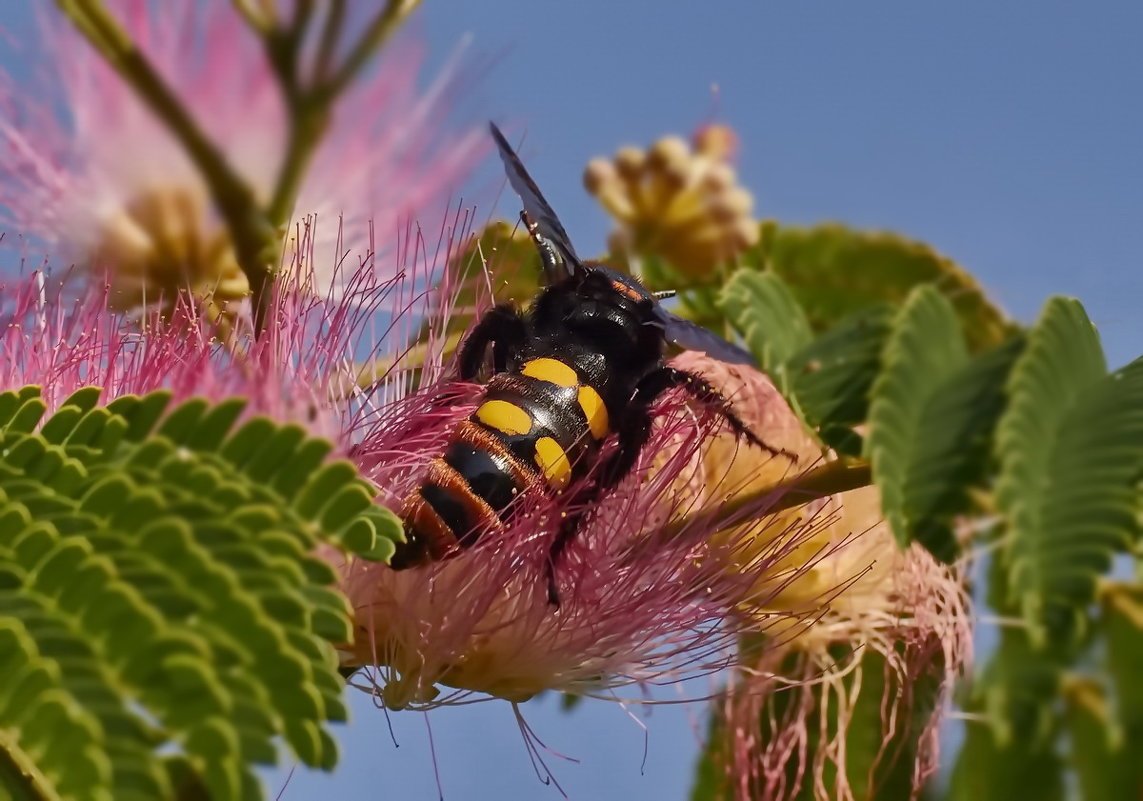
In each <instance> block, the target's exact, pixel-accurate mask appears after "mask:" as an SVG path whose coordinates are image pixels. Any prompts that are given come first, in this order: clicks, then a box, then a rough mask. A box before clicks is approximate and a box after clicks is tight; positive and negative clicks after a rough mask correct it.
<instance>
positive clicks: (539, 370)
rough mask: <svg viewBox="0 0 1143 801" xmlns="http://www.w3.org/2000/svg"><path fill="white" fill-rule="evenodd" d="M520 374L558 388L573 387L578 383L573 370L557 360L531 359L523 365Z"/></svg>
mask: <svg viewBox="0 0 1143 801" xmlns="http://www.w3.org/2000/svg"><path fill="white" fill-rule="evenodd" d="M520 372H521V373H523V374H524V375H526V376H528V377H529V378H538V379H539V380H541V381H547V382H548V383H549V384H555V385H556V386H560V387H574V386H575V385H576V384H578V383H579V378H577V377H576V374H575V370H573V369H572V368H570V367H568V366H567V365H566V364H564V363H563V362H561V361H559V360H558V359H532V361H530V362H527V363H525V364H524V367H523V369H522V370H520Z"/></svg>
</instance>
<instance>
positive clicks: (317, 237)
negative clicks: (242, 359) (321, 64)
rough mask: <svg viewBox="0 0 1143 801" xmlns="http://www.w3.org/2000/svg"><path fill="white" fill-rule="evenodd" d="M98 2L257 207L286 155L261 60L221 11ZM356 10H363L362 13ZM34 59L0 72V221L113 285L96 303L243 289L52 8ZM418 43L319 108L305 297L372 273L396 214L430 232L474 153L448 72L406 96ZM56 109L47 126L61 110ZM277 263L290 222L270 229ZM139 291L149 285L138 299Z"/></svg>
mask: <svg viewBox="0 0 1143 801" xmlns="http://www.w3.org/2000/svg"><path fill="white" fill-rule="evenodd" d="M108 5H109V7H110V8H111V9H112V11H113V12H114V13H115V14H116V16H117V18H118V19H119V20H120V21H121V23H122V25H123V27H124V28H125V29H126V30H127V31H128V33H129V34H130V35H131V37H132V38H133V40H134V41H135V42H137V43H138V45H139V48H140V49H141V51H142V52H143V53H144V54H146V56H147V57H148V58H149V59H150V60H151V61H152V63H153V64H154V66H155V67H156V68H157V70H158V72H159V73H160V74H161V76H162V77H163V78H164V80H165V81H167V82H168V84H169V85H170V86H171V87H172V88H173V89H174V91H175V92H176V94H177V95H178V96H179V97H180V98H181V100H182V102H183V103H184V104H185V106H186V107H187V108H188V109H189V110H190V111H191V113H192V114H193V116H194V117H195V118H196V120H197V121H198V123H199V124H200V126H201V127H202V128H203V129H204V130H205V132H206V133H207V135H208V136H209V137H210V138H211V139H212V140H213V141H214V142H215V143H216V144H217V145H218V146H219V147H220V148H221V149H222V151H223V155H224V156H225V157H226V159H227V161H228V162H229V163H230V165H231V166H232V167H234V168H235V169H236V170H237V171H238V172H239V173H240V174H241V175H242V176H244V177H245V179H246V180H247V182H248V183H249V184H250V185H251V186H252V188H253V189H254V190H255V192H256V194H257V196H258V197H259V198H260V199H261V200H262V201H265V200H266V199H267V197H268V195H269V193H270V192H271V189H272V188H273V186H274V182H275V180H276V178H277V171H278V169H279V167H280V163H281V159H282V154H283V152H284V149H285V146H286V142H285V139H286V132H287V127H286V124H285V122H286V116H285V110H284V106H283V103H282V98H281V94H280V90H279V87H278V85H277V84H276V83H275V80H274V77H273V74H272V72H271V69H270V67H269V65H268V63H267V60H266V58H265V55H264V53H263V50H262V45H261V42H260V41H259V40H258V39H257V38H256V37H255V36H254V35H253V34H252V33H251V31H250V30H249V29H248V27H247V26H246V25H245V24H244V23H243V21H242V20H241V18H240V17H239V16H238V14H237V13H236V12H235V11H234V9H233V7H232V4H229V3H202V2H197V1H196V0H170V1H169V2H164V3H161V4H160V3H153V2H148V0H109V2H108ZM361 5H362V6H365V5H368V4H367V3H361ZM41 32H42V38H43V49H44V52H45V54H46V59H47V60H45V61H44V62H43V63H40V64H39V65H38V66H39V68H40V69H39V80H38V82H37V83H36V84H35V85H27V84H26V83H25V84H20V83H17V82H16V81H15V80H14V79H13V78H12V77H11V76H0V226H3V227H4V228H7V229H9V230H10V231H12V232H15V233H19V234H22V235H28V236H31V237H32V238H34V239H35V240H39V241H41V242H42V243H43V244H44V245H45V246H46V247H47V248H48V250H49V252H51V253H53V255H54V256H58V257H62V258H64V259H66V260H67V261H69V262H74V263H75V264H77V265H78V266H80V267H82V268H84V269H88V268H94V269H99V270H101V271H104V272H106V273H107V275H108V276H109V278H110V279H111V281H110V283H111V294H112V296H111V297H110V298H109V301H110V302H111V303H112V304H113V305H114V306H115V307H116V308H121V309H125V308H135V307H137V306H140V305H142V304H143V303H144V301H147V302H150V301H153V300H154V299H155V295H156V294H157V293H158V290H156V287H158V289H159V290H164V291H166V293H167V294H166V295H165V297H167V298H168V301H169V299H170V294H171V293H170V291H169V290H170V289H171V287H175V288H179V289H182V288H187V287H190V288H191V289H193V290H196V291H197V292H199V293H200V294H201V293H205V292H209V291H214V292H216V293H217V294H218V295H219V296H221V297H223V298H226V299H230V298H233V297H236V296H240V295H241V294H242V293H244V292H245V277H244V276H243V275H242V273H241V271H240V270H239V269H238V266H237V264H236V262H235V260H234V256H233V253H232V252H231V248H230V244H229V241H228V237H227V232H226V230H225V228H224V226H223V225H222V224H221V223H220V220H219V218H218V215H217V214H216V212H215V211H214V210H213V209H212V207H211V203H210V198H209V195H208V193H207V190H206V185H205V183H204V181H203V180H202V178H201V177H200V175H199V174H198V172H197V171H196V169H195V167H194V166H193V165H192V163H191V162H190V160H189V159H188V158H187V156H186V155H185V154H184V152H183V151H182V149H181V148H180V146H179V145H178V144H177V143H176V142H175V140H174V139H173V138H172V137H171V136H170V134H168V133H167V131H166V129H165V128H164V127H163V126H162V124H161V123H159V122H158V121H157V120H155V119H154V118H153V117H152V115H151V112H150V111H149V110H148V109H147V108H145V107H144V106H143V104H141V103H140V102H139V100H138V99H137V98H136V96H135V95H134V94H133V92H132V90H131V89H130V88H129V87H128V86H127V85H126V84H125V83H124V82H123V80H122V79H121V78H120V77H119V76H118V75H116V74H115V72H114V71H113V70H111V69H110V68H109V67H108V66H107V64H106V63H105V62H104V60H103V59H102V58H101V57H100V56H99V55H98V54H96V53H95V52H94V51H93V50H92V49H91V48H90V47H89V45H88V44H87V42H86V41H85V40H84V39H83V38H82V37H81V36H80V35H79V34H78V33H77V32H76V31H75V30H74V29H73V28H72V27H71V25H70V24H69V23H68V22H67V21H66V20H64V19H63V18H62V17H61V16H60V15H59V13H58V12H56V11H54V5H53V8H52V10H49V9H45V10H44V11H43V12H42V13H41ZM422 62H423V48H422V47H421V46H420V45H419V44H417V43H416V42H414V41H412V40H411V39H410V38H409V37H404V38H403V39H402V40H400V41H397V42H395V43H393V44H392V45H391V46H390V47H389V48H388V50H387V51H386V52H385V53H384V55H383V56H382V58H381V63H379V64H378V65H375V68H374V69H372V70H368V71H366V72H365V73H363V75H362V76H361V78H360V79H359V80H358V82H357V84H356V85H355V86H353V87H352V88H351V90H350V91H349V92H348V93H347V95H346V96H345V97H343V98H342V99H341V100H340V102H339V103H338V104H337V105H336V106H335V112H334V117H333V121H332V124H331V126H330V128H329V131H328V134H327V136H326V138H325V139H324V140H323V142H322V145H321V146H320V148H319V150H318V151H317V153H316V156H315V158H314V160H313V162H312V164H311V165H310V169H309V171H308V172H307V173H306V177H305V179H304V182H303V184H302V186H301V189H300V192H299V194H298V197H297V202H296V203H295V205H294V209H293V213H292V215H291V219H292V220H294V221H295V223H297V222H299V221H303V220H310V221H311V222H312V221H313V218H314V217H316V221H317V224H316V225H315V226H311V231H310V234H311V236H312V237H313V241H312V242H311V243H310V244H312V247H313V248H314V252H315V254H316V255H317V259H316V260H315V265H316V273H315V276H314V277H315V279H316V286H317V288H318V289H319V291H320V292H321V294H324V289H325V288H328V287H329V286H330V285H331V284H333V283H335V282H336V281H337V276H336V275H335V272H334V269H333V267H334V265H336V264H339V263H340V262H341V259H342V258H344V255H345V254H346V253H347V252H348V253H356V254H360V255H361V256H362V257H364V256H365V254H366V253H367V250H368V248H369V247H370V246H371V244H372V238H371V234H372V232H373V231H376V232H377V236H376V241H377V242H379V243H380V247H381V250H380V251H379V252H377V253H375V254H374V255H373V264H374V265H375V268H376V269H377V270H378V271H379V274H380V275H381V276H382V277H385V276H392V275H393V274H394V272H395V270H396V269H397V259H396V258H395V256H394V254H393V251H392V249H391V248H392V246H393V244H394V243H396V242H397V240H398V234H399V233H400V232H403V231H404V229H405V227H406V225H407V224H408V222H409V220H414V221H416V220H433V221H436V220H439V219H441V218H442V216H443V213H444V211H445V207H446V205H447V203H448V202H449V200H450V196H451V193H454V192H456V191H458V190H459V188H460V184H461V182H462V181H463V180H464V179H465V177H466V176H467V174H468V171H469V170H470V168H471V167H472V166H473V165H474V164H475V162H476V160H477V159H478V157H479V156H480V155H481V153H482V151H483V149H484V148H485V146H486V143H485V139H486V137H485V136H484V134H483V130H482V129H480V128H477V127H472V128H470V129H468V130H466V131H463V132H458V133H454V132H453V131H451V130H450V129H449V126H448V124H447V118H448V117H449V114H450V112H451V111H452V110H453V109H454V107H455V101H456V100H457V97H458V93H459V92H460V90H461V89H462V76H461V73H460V72H459V70H457V69H456V68H455V67H449V68H446V69H445V70H444V72H443V73H442V75H441V77H440V78H439V79H438V80H437V81H436V82H435V83H434V84H432V85H431V86H429V87H428V88H427V89H424V90H422V89H420V88H419V87H418V77H419V72H420V67H421V64H422ZM61 112H62V115H61ZM284 238H285V241H284V243H283V245H284V251H285V252H284V257H283V261H284V264H285V265H286V266H289V264H290V263H291V261H292V260H293V256H292V255H291V254H292V251H293V250H294V249H295V248H296V247H297V241H296V239H297V228H296V227H295V226H293V225H291V226H289V227H288V228H287V231H286V232H284ZM144 279H147V283H148V284H149V286H150V288H149V289H148V290H144V287H143V283H144Z"/></svg>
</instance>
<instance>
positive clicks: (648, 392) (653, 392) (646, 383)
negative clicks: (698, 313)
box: [635, 367, 798, 464]
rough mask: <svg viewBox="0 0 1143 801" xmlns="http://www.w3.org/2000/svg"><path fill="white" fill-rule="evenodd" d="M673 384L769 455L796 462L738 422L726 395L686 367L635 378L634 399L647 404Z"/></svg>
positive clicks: (667, 369)
mask: <svg viewBox="0 0 1143 801" xmlns="http://www.w3.org/2000/svg"><path fill="white" fill-rule="evenodd" d="M675 387H678V388H679V389H681V390H683V391H684V392H686V393H687V394H688V395H690V396H691V398H692V399H693V400H695V401H698V403H700V404H701V405H703V406H705V407H706V408H707V409H710V410H711V411H712V412H714V413H715V414H717V415H719V416H720V417H721V418H722V419H723V420H725V421H726V424H727V425H729V426H730V429H731V431H733V432H734V433H735V434H736V435H737V436H739V437H742V438H743V439H745V440H746V441H747V442H749V443H750V444H751V445H754V446H755V447H758V448H761V449H762V450H764V451H766V452H767V453H769V454H770V455H771V456H781V457H783V458H785V459H789V460H790V461H791V462H793V463H794V464H797V463H798V456H797V454H795V453H792V452H791V451H788V450H786V449H785V448H775V447H774V446H773V445H770V444H769V443H767V442H766V441H764V440H762V439H761V438H759V436H758V435H757V434H755V433H754V432H753V431H751V430H750V429H749V428H748V427H747V425H746V424H745V423H744V422H742V418H740V417H739V416H738V415H737V414H735V413H734V408H733V407H732V406H731V405H730V401H729V400H727V399H726V396H725V395H723V394H722V393H721V392H719V391H718V390H717V389H716V388H715V387H714V385H713V384H711V383H710V382H709V381H707V380H706V379H705V378H703V377H702V376H700V375H696V374H695V373H688V372H687V371H686V370H678V369H676V368H674V367H660V368H659V369H658V370H655V371H654V372H653V373H649V374H647V375H646V376H644V377H643V380H642V381H640V382H639V386H638V387H636V389H635V399H636V401H637V402H641V403H643V404H645V405H650V404H651V402H652V401H654V400H655V398H657V397H658V396H659V395H661V394H663V393H664V392H666V391H667V390H668V389H674V388H675ZM640 396H642V399H640Z"/></svg>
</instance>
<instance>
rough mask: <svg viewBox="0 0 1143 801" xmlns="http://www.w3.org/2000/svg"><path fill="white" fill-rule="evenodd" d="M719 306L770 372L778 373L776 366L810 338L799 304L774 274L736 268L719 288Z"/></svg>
mask: <svg viewBox="0 0 1143 801" xmlns="http://www.w3.org/2000/svg"><path fill="white" fill-rule="evenodd" d="M719 306H720V307H721V308H722V311H723V313H724V314H725V315H726V318H727V319H728V320H729V321H730V324H731V325H733V326H734V328H735V329H736V330H737V331H738V332H739V333H740V334H742V337H743V339H744V340H745V342H746V347H747V348H748V349H749V350H750V352H751V353H753V354H754V356H755V358H757V359H758V363H759V364H760V365H761V366H762V369H763V370H766V371H767V372H769V373H771V374H774V375H778V376H780V375H781V370H780V368H781V367H782V366H783V365H784V364H785V363H786V362H787V361H789V359H790V357H792V356H793V355H794V354H795V353H797V352H798V351H799V350H801V349H802V348H804V347H806V346H807V345H809V344H810V340H811V339H812V338H813V333H812V332H811V331H810V323H809V321H808V320H807V319H806V315H805V313H804V312H803V311H802V307H801V306H799V305H798V302H797V301H796V300H795V299H794V295H793V293H792V292H790V288H789V287H788V286H787V285H786V282H785V281H783V280H782V279H781V278H779V277H778V276H776V275H773V274H770V273H757V272H752V271H749V270H739V271H738V272H736V273H735V274H734V276H733V277H732V278H731V279H730V280H729V281H728V282H727V284H726V286H725V287H723V289H722V294H721V296H720V297H719ZM783 383H784V382H783Z"/></svg>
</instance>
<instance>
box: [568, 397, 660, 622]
mask: <svg viewBox="0 0 1143 801" xmlns="http://www.w3.org/2000/svg"><path fill="white" fill-rule="evenodd" d="M636 398H638V395H636ZM637 403H638V404H639V405H636V404H637ZM616 436H617V439H618V447H617V448H616V449H615V450H614V451H612V452H611V455H610V456H609V457H608V458H607V459H605V460H604V461H603V463H602V464H600V465H599V467H598V468H597V470H596V479H595V482H594V483H592V484H589V485H587V486H586V487H584V488H583V489H582V490H581V491H580V492H578V493H577V494H576V495H575V497H574V498H571V499H569V503H568V505H569V506H570V507H572V509H573V511H570V512H567V513H566V514H565V516H564V518H563V520H561V521H560V529H559V531H558V532H556V537H555V539H554V540H552V545H551V548H550V549H549V550H548V564H547V567H546V571H547V580H548V603H550V604H551V605H552V606H556V607H558V606H559V605H560V594H559V590H558V589H557V588H556V562H557V561H559V558H560V556H561V555H562V554H563V552H564V549H565V548H567V546H568V543H570V542H571V541H572V539H573V538H574V537H575V535H576V534H577V533H578V531H579V527H580V523H582V522H583V518H584V516H585V515H586V514H587V511H588V510H589V509H592V508H594V507H595V504H596V501H597V500H599V498H600V497H602V496H603V494H604V493H606V492H608V491H609V490H611V489H613V488H614V487H615V486H616V485H617V484H618V483H619V482H620V481H622V480H623V478H624V477H625V476H626V475H627V474H628V473H630V472H631V468H633V467H634V466H635V460H636V459H638V458H639V452H640V451H642V450H643V446H644V445H646V444H647V440H648V439H649V438H650V436H651V412H650V403H649V402H648V403H642V402H641V401H639V400H638V399H636V400H635V401H633V402H632V404H631V405H630V406H628V407H627V411H626V413H625V414H624V416H623V421H622V423H621V424H620V426H619V430H618V431H617V432H616Z"/></svg>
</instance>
